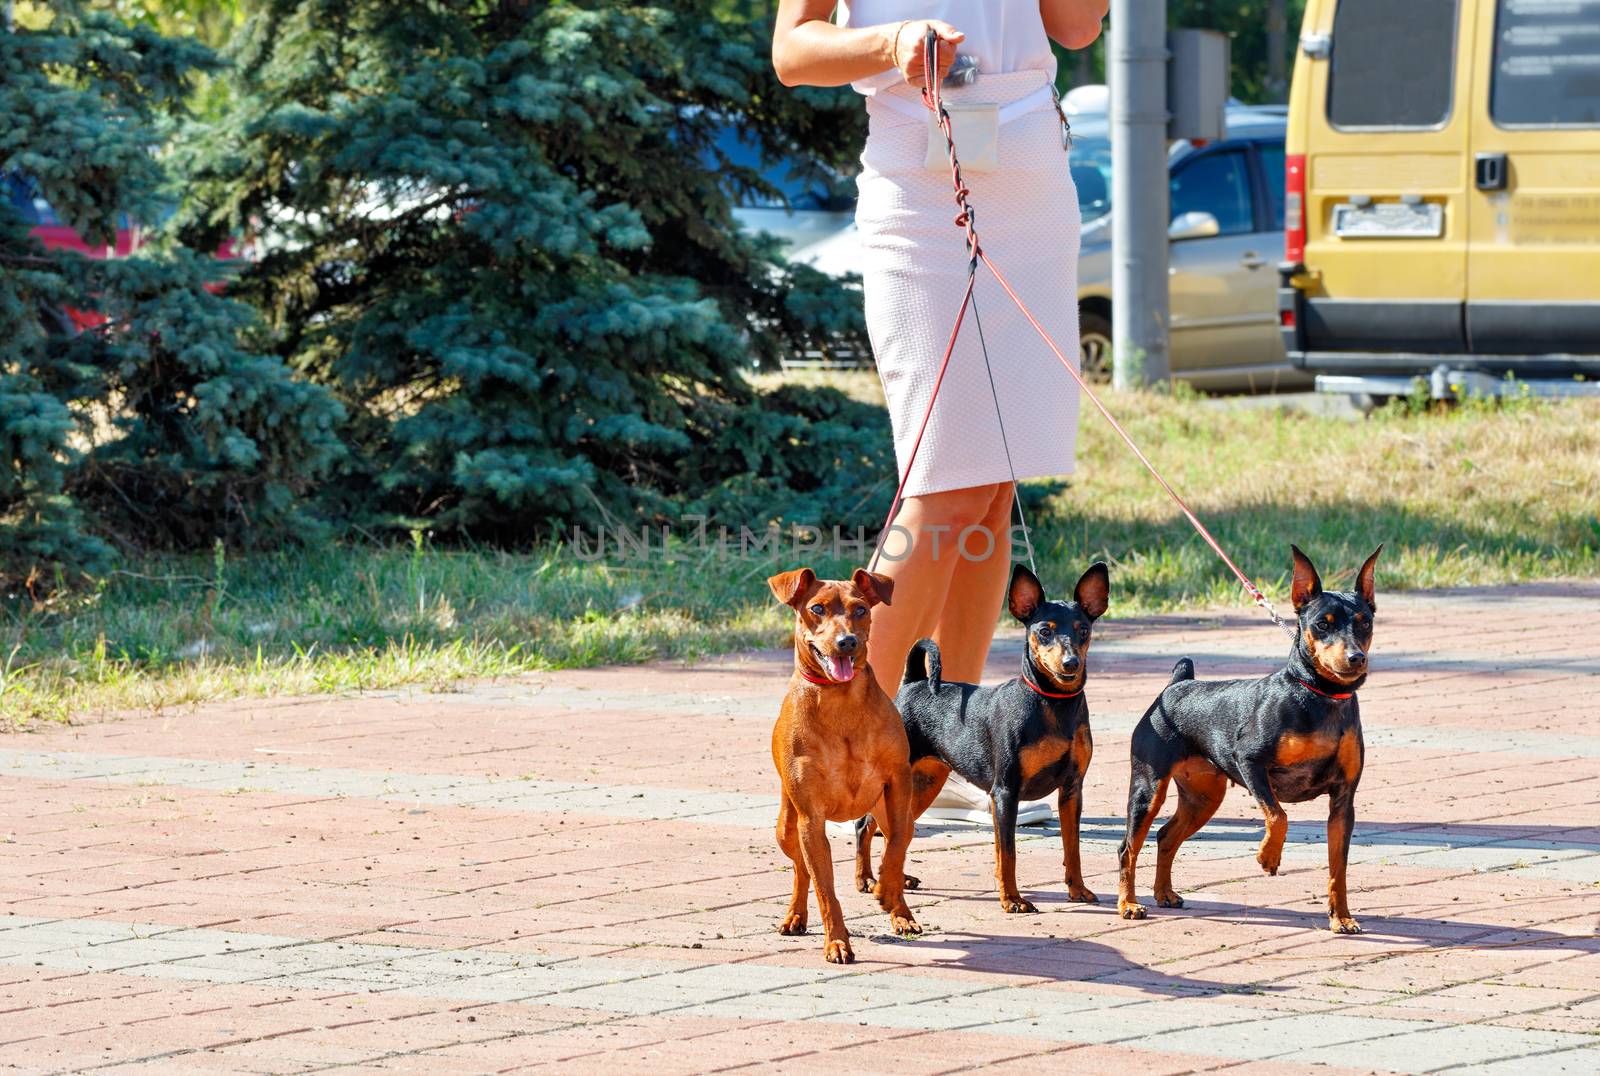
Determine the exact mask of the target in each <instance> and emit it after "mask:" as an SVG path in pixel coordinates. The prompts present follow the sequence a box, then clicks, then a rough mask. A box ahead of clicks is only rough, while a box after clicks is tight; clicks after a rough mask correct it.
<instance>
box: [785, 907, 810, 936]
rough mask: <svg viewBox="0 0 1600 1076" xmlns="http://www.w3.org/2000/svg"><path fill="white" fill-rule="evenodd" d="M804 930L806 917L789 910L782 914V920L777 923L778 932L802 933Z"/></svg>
mask: <svg viewBox="0 0 1600 1076" xmlns="http://www.w3.org/2000/svg"><path fill="white" fill-rule="evenodd" d="M805 932H806V917H805V916H803V915H797V914H795V913H794V912H790V913H789V914H788V915H786V916H784V919H783V922H781V923H779V924H778V933H779V934H804V933H805Z"/></svg>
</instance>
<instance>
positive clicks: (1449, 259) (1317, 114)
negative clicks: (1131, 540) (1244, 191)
mask: <svg viewBox="0 0 1600 1076" xmlns="http://www.w3.org/2000/svg"><path fill="white" fill-rule="evenodd" d="M1285 151H1286V165H1285V172H1286V187H1287V189H1286V191H1285V214H1284V217H1285V219H1284V232H1285V243H1284V245H1285V260H1284V263H1283V264H1282V266H1280V282H1281V287H1280V289H1279V294H1278V306H1279V310H1278V316H1279V325H1280V328H1281V330H1282V333H1283V339H1284V348H1285V350H1286V351H1287V353H1288V356H1289V360H1290V362H1291V363H1292V364H1293V365H1295V366H1297V367H1300V368H1301V369H1304V370H1309V371H1313V372H1315V373H1318V374H1322V375H1344V376H1338V377H1327V376H1324V377H1322V378H1320V379H1319V384H1320V385H1321V387H1323V388H1325V389H1331V390H1334V391H1352V392H1371V393H1373V394H1375V395H1382V394H1386V393H1388V392H1405V391H1409V389H1410V386H1411V384H1412V379H1413V378H1414V377H1416V376H1418V375H1422V376H1427V375H1429V374H1430V373H1431V374H1433V375H1434V377H1433V381H1434V384H1435V386H1436V389H1437V387H1438V386H1439V385H1440V384H1441V382H1444V383H1449V382H1450V381H1452V376H1449V375H1454V374H1460V375H1461V376H1460V377H1455V378H1454V381H1455V382H1456V383H1458V384H1459V383H1460V381H1462V380H1467V381H1469V382H1473V383H1475V384H1476V385H1477V386H1479V387H1483V386H1493V385H1494V384H1495V383H1496V382H1497V381H1499V380H1500V379H1503V378H1504V377H1505V375H1507V374H1514V375H1516V377H1517V378H1519V379H1523V380H1529V381H1534V380H1538V379H1545V381H1544V383H1545V390H1546V391H1552V392H1570V391H1581V392H1585V393H1587V392H1588V391H1592V390H1594V389H1595V388H1597V387H1600V386H1595V385H1593V384H1581V383H1577V382H1582V381H1584V380H1585V379H1588V380H1593V379H1596V378H1600V0H1307V3H1306V12H1305V22H1304V26H1303V29H1302V33H1301V37H1300V47H1299V51H1298V53H1297V55H1296V59H1295V66H1294V81H1293V84H1292V87H1291V90H1290V97H1289V124H1288V130H1287V136H1286V145H1285ZM1447 372H1448V374H1447V376H1444V377H1442V378H1441V376H1440V375H1441V374H1446V373H1447Z"/></svg>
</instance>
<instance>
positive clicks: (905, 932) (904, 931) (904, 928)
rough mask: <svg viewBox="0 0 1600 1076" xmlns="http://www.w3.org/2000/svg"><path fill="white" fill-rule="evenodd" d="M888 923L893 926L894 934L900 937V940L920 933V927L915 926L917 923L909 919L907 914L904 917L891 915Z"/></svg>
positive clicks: (909, 916)
mask: <svg viewBox="0 0 1600 1076" xmlns="http://www.w3.org/2000/svg"><path fill="white" fill-rule="evenodd" d="M889 921H890V922H891V923H893V924H894V932H895V933H896V934H898V935H900V936H901V937H902V938H908V937H910V936H911V935H913V934H921V933H922V927H920V926H918V925H917V921H916V920H915V919H913V918H911V915H910V914H909V913H907V914H905V915H891V916H890V917H889Z"/></svg>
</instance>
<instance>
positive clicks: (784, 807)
mask: <svg viewBox="0 0 1600 1076" xmlns="http://www.w3.org/2000/svg"><path fill="white" fill-rule="evenodd" d="M778 847H779V848H782V849H783V854H784V855H786V856H788V857H789V860H790V861H791V862H792V863H793V864H794V891H793V892H792V893H791V894H790V896H789V911H788V913H787V914H786V915H784V917H783V922H782V923H780V924H778V933H779V934H804V933H805V932H806V890H807V889H809V888H811V872H810V871H808V870H806V859H805V855H804V853H802V852H801V850H800V829H799V825H798V823H797V819H796V815H795V810H794V804H792V803H790V802H789V797H788V796H784V797H783V801H782V802H781V803H779V804H778Z"/></svg>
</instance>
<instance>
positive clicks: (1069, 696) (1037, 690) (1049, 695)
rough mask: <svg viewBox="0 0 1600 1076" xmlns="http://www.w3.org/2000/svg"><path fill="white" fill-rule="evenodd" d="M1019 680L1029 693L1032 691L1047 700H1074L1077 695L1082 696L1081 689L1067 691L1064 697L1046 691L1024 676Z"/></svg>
mask: <svg viewBox="0 0 1600 1076" xmlns="http://www.w3.org/2000/svg"><path fill="white" fill-rule="evenodd" d="M1019 679H1021V680H1022V682H1023V683H1024V684H1026V685H1027V686H1028V690H1029V691H1032V692H1033V693H1034V694H1035V695H1043V696H1044V697H1045V698H1047V699H1075V698H1077V697H1078V696H1079V695H1082V694H1083V688H1081V687H1080V688H1079V689H1078V690H1076V691H1069V692H1067V693H1066V694H1065V695H1062V694H1060V693H1058V692H1055V691H1046V690H1045V689H1044V688H1042V687H1040V686H1039V685H1038V684H1036V683H1034V682H1033V681H1032V680H1029V679H1028V678H1027V677H1026V676H1023V677H1020V678H1019Z"/></svg>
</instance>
